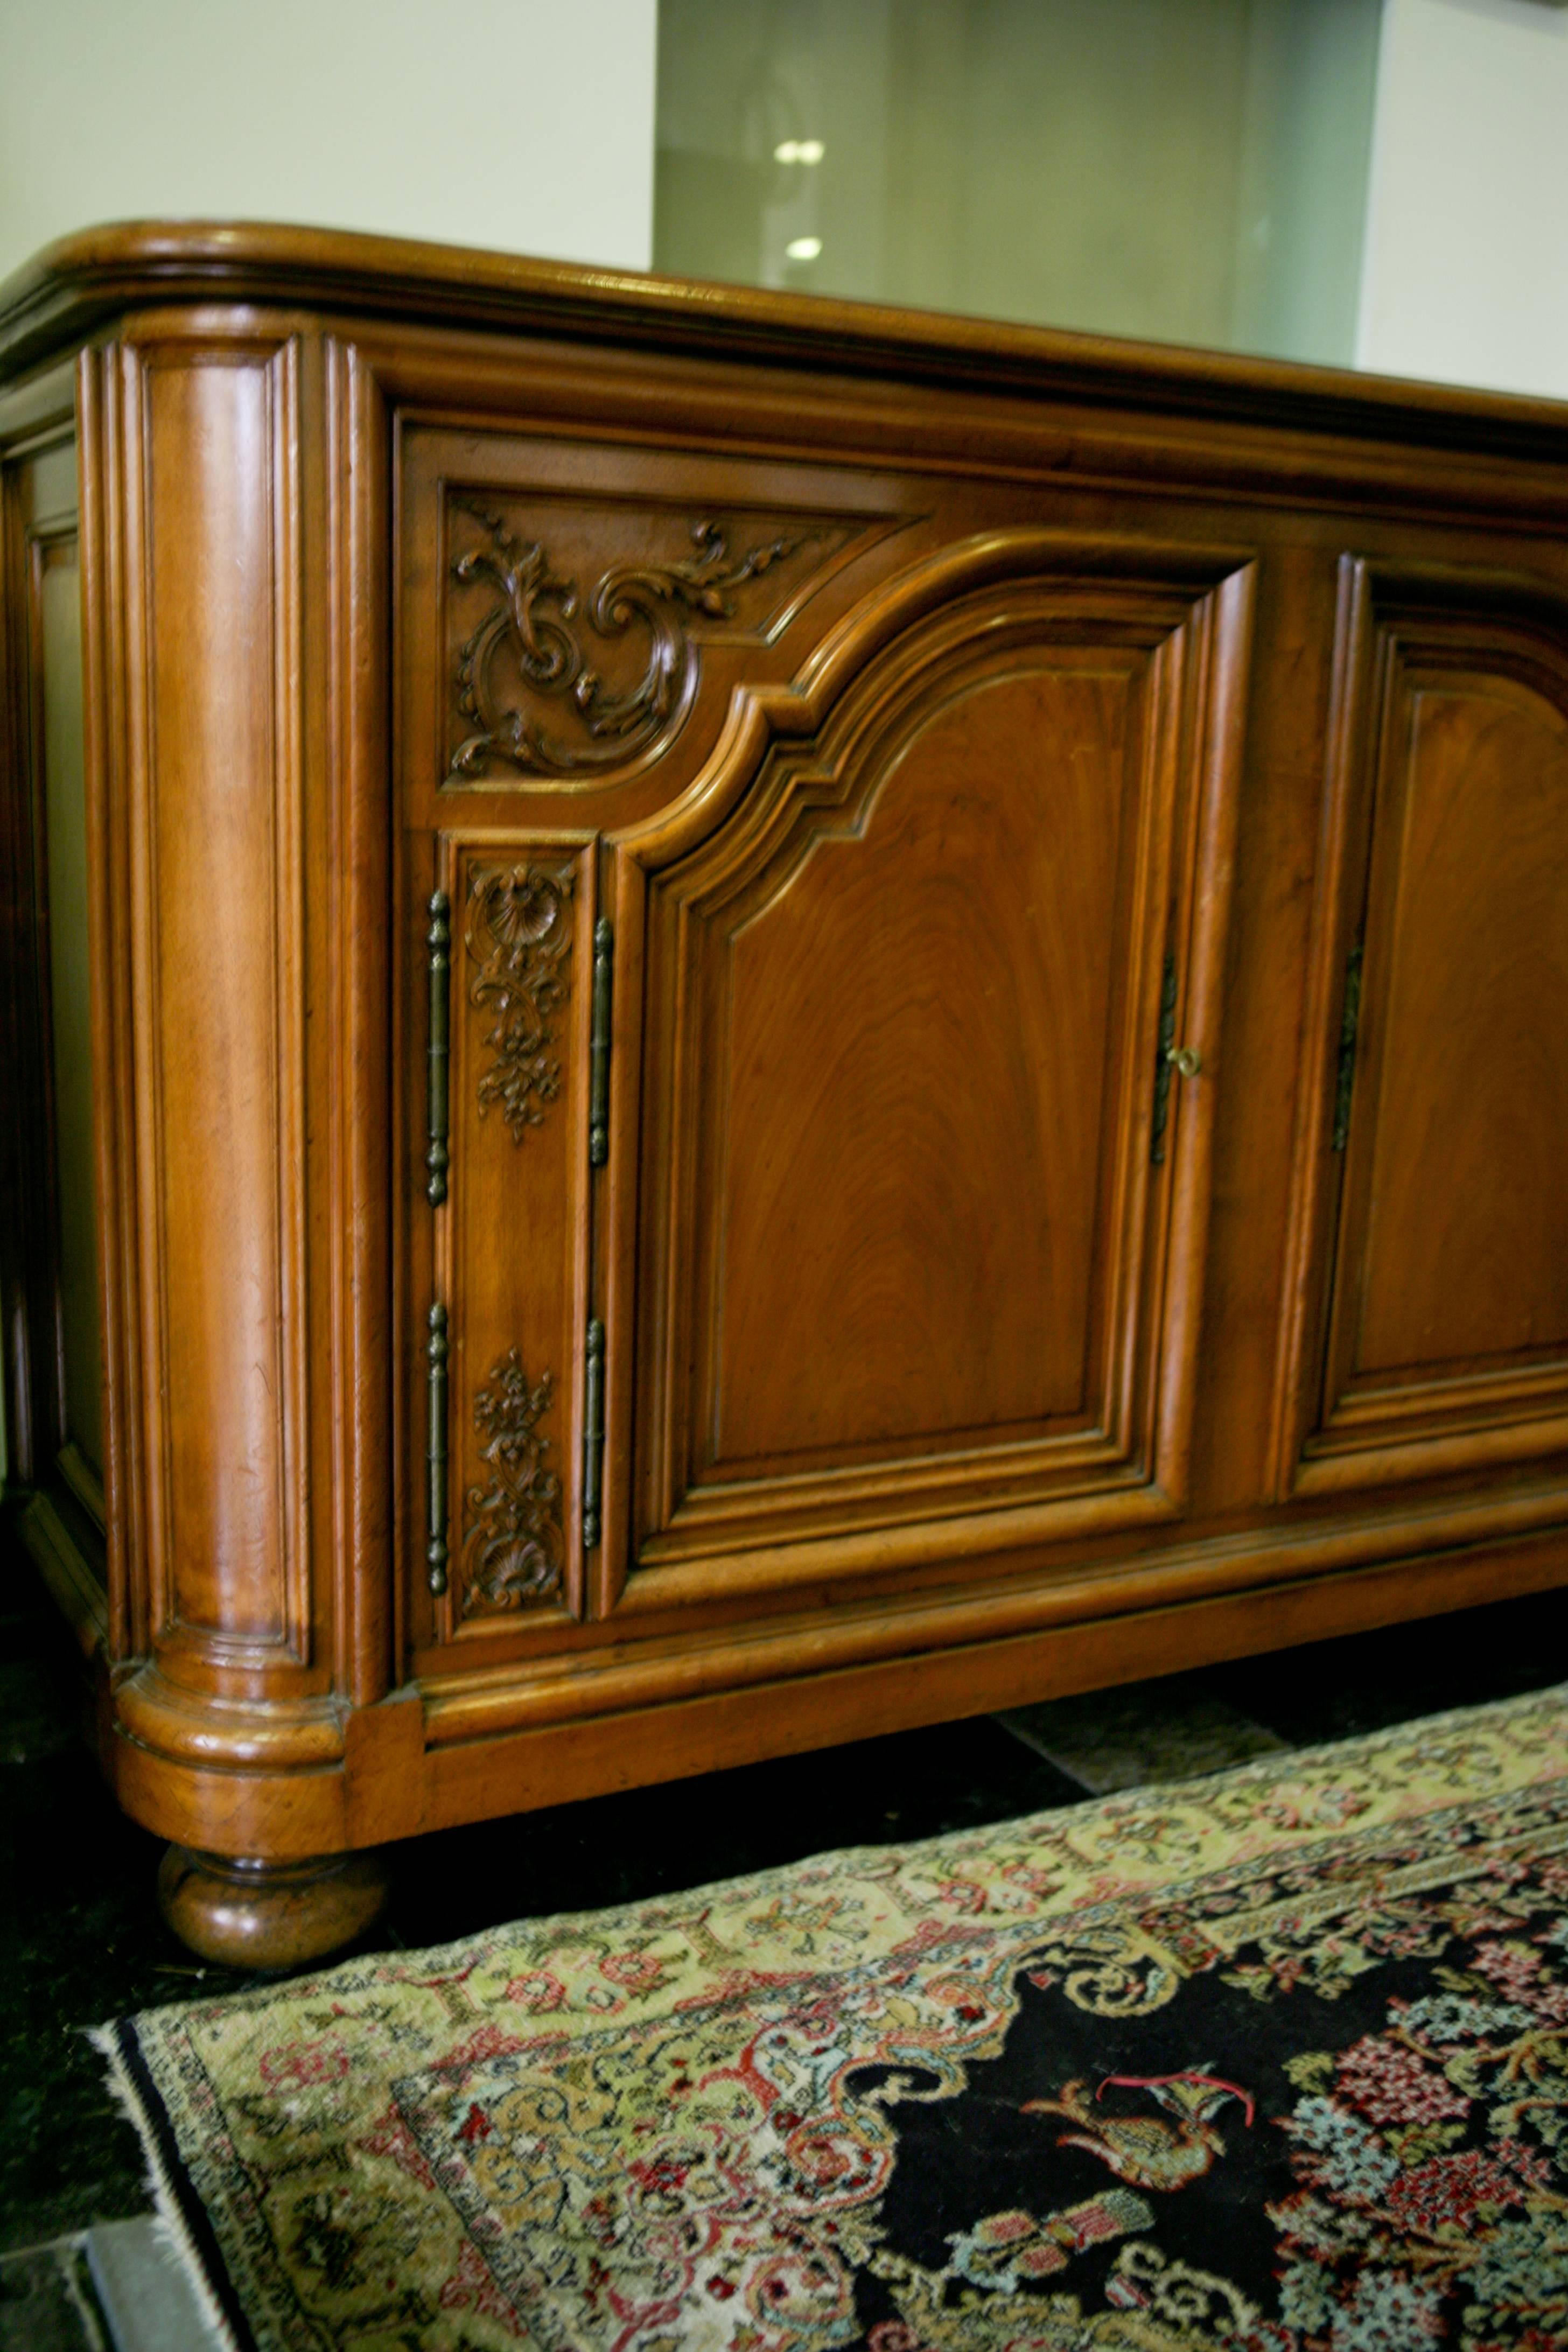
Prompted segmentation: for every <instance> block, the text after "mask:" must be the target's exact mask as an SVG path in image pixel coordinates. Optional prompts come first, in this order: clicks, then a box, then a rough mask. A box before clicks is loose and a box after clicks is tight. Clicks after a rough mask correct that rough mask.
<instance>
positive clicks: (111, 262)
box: [0, 221, 1568, 464]
mask: <svg viewBox="0 0 1568 2352" xmlns="http://www.w3.org/2000/svg"><path fill="white" fill-rule="evenodd" d="M193 305H245V306H253V305H254V306H265V307H268V308H283V309H287V310H292V311H295V312H299V311H304V312H307V313H310V312H314V313H318V314H320V315H321V317H322V318H323V319H326V320H334V321H345V322H353V321H374V322H376V323H378V324H379V325H380V326H381V327H383V328H384V329H385V328H392V329H396V328H397V327H400V326H401V327H413V326H421V327H437V328H447V329H448V330H452V331H463V332H468V333H475V332H478V333H485V334H493V335H502V336H510V337H513V338H516V337H531V338H532V337H546V336H547V337H549V338H551V339H552V340H557V341H576V342H581V343H588V344H600V345H604V344H608V345H615V346H619V347H621V348H623V349H626V348H628V347H629V348H638V347H641V348H644V349H647V350H650V351H651V350H658V351H663V352H678V353H679V352H685V353H688V354H690V355H692V356H695V357H699V358H701V359H705V360H707V361H709V362H713V361H720V360H728V361H731V362H741V363H750V364H752V365H757V364H761V365H765V366H769V367H772V368H780V367H784V368H791V369H800V370H809V371H811V372H812V373H814V374H815V375H816V376H817V377H818V378H819V379H820V378H821V377H823V376H828V377H839V378H846V379H853V378H855V377H862V378H864V377H872V378H880V379H882V380H884V381H886V380H889V379H892V380H895V381H902V382H906V383H924V384H942V385H948V386H953V387H959V388H963V389H966V390H968V391H970V392H972V393H973V392H976V391H980V392H990V393H992V394H998V395H1004V396H1011V397H1013V398H1015V399H1016V398H1020V397H1021V398H1025V399H1035V400H1043V401H1050V402H1062V403H1068V402H1070V403H1073V404H1081V403H1085V402H1087V403H1090V404H1094V405H1097V406H1110V407H1123V408H1136V409H1151V408H1157V409H1160V410H1163V411H1164V412H1166V413H1167V414H1170V413H1178V414H1186V415H1190V416H1191V417H1192V418H1193V419H1194V421H1205V420H1217V421H1228V422H1230V423H1233V424H1235V423H1241V424H1253V425H1263V426H1270V427H1272V428H1274V429H1275V430H1276V431H1279V429H1280V428H1281V427H1283V428H1287V429H1289V430H1291V431H1294V432H1305V433H1310V434H1328V435H1336V436H1346V435H1348V436H1353V437H1358V438H1360V437H1365V438H1371V439H1374V440H1379V441H1394V442H1407V443H1415V444H1425V445H1428V446H1430V445H1431V444H1433V443H1438V444H1442V445H1447V446H1453V447H1456V448H1466V449H1469V450H1472V451H1485V452H1487V453H1489V454H1490V455H1493V456H1496V457H1512V458H1518V457H1528V458H1534V459H1536V460H1537V461H1542V460H1545V461H1547V462H1551V463H1557V464H1561V463H1563V461H1564V460H1565V459H1568V402H1558V401H1552V400H1542V399H1534V398H1524V397H1521V396H1519V395H1515V394H1501V393H1489V392H1475V391H1469V390H1464V389H1460V388H1458V387H1453V386H1448V385H1440V384H1429V383H1407V382H1402V381H1398V380H1395V379H1392V378H1387V377H1379V376H1373V375H1364V374H1361V373H1355V372H1353V371H1351V370H1347V369H1335V368H1320V367H1307V366H1301V365H1298V364H1296V363H1294V362H1285V361H1278V360H1263V359H1252V358H1242V357H1238V356H1237V355H1236V354H1234V353H1229V352H1205V351H1198V350H1190V349H1186V348H1184V347H1180V346H1175V345H1166V344H1155V343H1140V342H1133V341H1124V340H1122V339H1121V338H1118V337H1112V336H1101V335H1082V334H1071V333H1067V332H1063V331H1056V330H1047V329H1043V328H1037V327H1023V326H1013V325H1008V324H1006V323H1004V322H999V321H995V320H983V319H972V318H965V317H957V316H950V315H945V314H938V313H935V312H929V311H920V310H896V309H891V308H884V307H881V306H879V305H876V304H871V303H863V302H847V301H839V300H836V299H828V298H826V297H823V296H818V295H795V294H780V293H775V292H772V291H768V290H764V289H757V288H752V287H741V286H720V285H712V284H703V283H699V282H693V281H690V280H687V279H681V278H660V277H656V276H653V275H651V274H648V273H645V272H641V271H637V270H622V269H612V268H580V267H576V266H574V265H572V264H569V263H563V262H553V261H540V260H534V259H531V258H529V257H524V256H520V255H514V254H508V253H500V252H494V251H489V250H480V249H477V248H469V247H460V246H445V245H432V244H425V243H420V242H416V241H413V240H409V239H404V238H396V237H384V236H363V235H359V234H357V233H353V232H349V231H346V230H336V229H318V228H302V227H291V226H280V225H277V224H271V223H253V222H217V221H136V222H124V223H118V224H113V225H110V226H102V227H98V228H91V229H86V230H82V231H80V232H79V233H78V234H76V235H74V236H69V237H66V238H63V239H61V240H60V241H59V242H58V243H57V244H54V245H51V246H47V247H45V248H44V250H43V251H42V252H41V253H39V254H37V256H35V257H34V258H33V259H32V260H31V261H30V262H28V263H26V265H25V266H24V267H23V268H21V269H19V270H18V271H16V273H15V274H14V275H13V276H12V277H11V278H8V279H7V280H5V283H4V284H3V285H0V385H4V384H5V383H12V382H15V381H16V380H17V379H19V378H20V377H22V376H24V375H26V374H28V373H32V372H33V371H34V370H36V369H37V368H38V367H39V366H42V365H46V364H47V363H48V362H51V361H58V359H59V358H60V357H62V356H63V355H65V354H67V353H68V352H71V351H72V350H73V349H75V348H76V347H78V346H79V345H80V344H81V343H83V342H85V341H88V340H89V339H90V338H92V337H93V336H95V335H97V334H100V333H103V332H106V331H111V330H112V328H113V325H114V323H115V321H116V320H120V319H121V318H124V317H126V316H128V315H130V314H132V313H143V312H145V311H146V310H149V309H156V308H161V307H185V308H188V307H190V306H193Z"/></svg>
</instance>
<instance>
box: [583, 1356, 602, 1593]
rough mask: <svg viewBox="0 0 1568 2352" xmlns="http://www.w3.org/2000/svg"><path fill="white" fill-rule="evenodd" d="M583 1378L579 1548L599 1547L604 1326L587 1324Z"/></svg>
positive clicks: (591, 1548) (594, 1548)
mask: <svg viewBox="0 0 1568 2352" xmlns="http://www.w3.org/2000/svg"><path fill="white" fill-rule="evenodd" d="M585 1352H586V1362H585V1364H584V1379H583V1549H584V1551H596V1550H597V1549H598V1547H599V1506H600V1502H601V1500H602V1490H603V1486H604V1477H605V1327H604V1325H603V1324H602V1323H601V1322H600V1320H599V1318H598V1317H597V1316H596V1315H595V1316H591V1317H590V1318H589V1321H588V1344H587V1349H586V1351H585Z"/></svg>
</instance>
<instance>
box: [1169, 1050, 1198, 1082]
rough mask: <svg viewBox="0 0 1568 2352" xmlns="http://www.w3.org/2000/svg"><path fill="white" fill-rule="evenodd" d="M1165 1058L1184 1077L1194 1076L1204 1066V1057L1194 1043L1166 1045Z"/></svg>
mask: <svg viewBox="0 0 1568 2352" xmlns="http://www.w3.org/2000/svg"><path fill="white" fill-rule="evenodd" d="M1165 1059H1166V1061H1167V1062H1169V1063H1170V1065H1171V1067H1172V1068H1173V1070H1178V1071H1180V1073H1181V1075H1182V1076H1183V1077H1184V1078H1195V1077H1196V1076H1197V1074H1198V1072H1199V1071H1200V1070H1201V1069H1202V1068H1203V1066H1204V1057H1203V1055H1201V1054H1200V1053H1199V1051H1198V1049H1197V1047H1196V1046H1195V1045H1167V1046H1166V1048H1165Z"/></svg>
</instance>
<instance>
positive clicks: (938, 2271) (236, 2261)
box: [100, 1688, 1568, 2352]
mask: <svg viewBox="0 0 1568 2352" xmlns="http://www.w3.org/2000/svg"><path fill="white" fill-rule="evenodd" d="M100 2040H101V2042H102V2046H103V2047H104V2049H105V2051H106V2053H108V2054H109V2056H110V2063H111V2066H112V2068H113V2070H114V2073H115V2075H116V2079H117V2083H118V2086H119V2088H120V2091H121V2095H122V2096H123V2098H124V2099H125V2101H126V2103H127V2104H128V2105H129V2106H130V2108H131V2109H132V2113H133V2114H134V2115H135V2116H136V2117H137V2120H138V2122H139V2124H140V2126H141V2129H142V2135H143V2139H144V2142H145V2145H146V2147H147V2150H148V2155H149V2158H150V2161H151V2165H152V2168H153V2172H154V2175H155V2177H156V2179H157V2180H158V2182H159V2184H160V2187H161V2192H162V2199H163V2210H164V2213H165V2218H166V2219H167V2220H168V2221H169V2222H170V2224H171V2226H172V2227H173V2229H174V2233H175V2235H176V2237H177V2238H178V2239H179V2240H180V2242H181V2243H182V2244H183V2246H184V2250H185V2252H186V2256H187V2259H188V2260H189V2261H191V2262H192V2263H195V2264H199V2265H201V2266H202V2267H203V2269H204V2271H205V2278H206V2281H207V2284H208V2289H209V2293H210V2294H211V2296H212V2298H213V2300H214V2303H215V2305H220V2306H221V2308H222V2310H223V2312H224V2313H225V2314H226V2320H225V2325H226V2326H227V2327H228V2328H229V2330H230V2331H231V2333H232V2335H233V2336H234V2339H235V2340H236V2342H237V2343H238V2344H240V2345H242V2346H245V2345H254V2346H256V2347H264V2352H272V2347H289V2352H295V2347H298V2352H340V2347H341V2352H349V2347H353V2352H394V2347H397V2352H458V2347H464V2348H465V2352H467V2347H475V2352H509V2347H514V2346H517V2345H531V2346H539V2347H544V2352H828V2347H834V2352H837V2347H865V2352H1219V2347H1225V2352H1426V2347H1432V2346H1439V2345H1450V2344H1451V2345H1455V2346H1460V2347H1465V2352H1501V2347H1509V2352H1556V2348H1557V2347H1563V2346H1564V2345H1568V1688H1565V1689H1563V1690H1558V1691H1552V1692H1547V1693H1544V1694H1542V1695H1539V1696H1534V1697H1531V1698H1528V1699H1524V1700H1515V1701H1511V1702H1509V1703H1507V1704H1505V1705H1503V1706H1491V1707H1481V1708H1475V1709H1468V1710H1466V1711H1465V1712H1463V1713H1461V1714H1454V1715H1447V1716H1443V1717H1435V1718H1431V1719H1429V1720H1427V1721H1426V1722H1421V1723H1415V1724H1410V1725H1406V1726H1405V1727H1402V1728H1400V1729H1398V1730H1395V1731H1393V1732H1386V1733H1384V1734H1381V1735H1379V1736H1378V1737H1376V1738H1371V1739H1365V1740H1358V1741H1354V1742H1346V1743H1343V1744H1341V1745H1337V1746H1334V1747H1332V1748H1319V1749H1316V1750H1312V1751H1307V1752H1303V1753H1300V1754H1293V1755H1287V1756H1283V1757H1276V1758H1270V1759H1268V1761H1267V1762H1264V1763H1261V1764H1254V1765H1248V1766H1247V1767H1245V1768H1243V1769H1240V1770H1238V1771H1233V1772H1228V1773H1225V1774H1223V1775H1218V1776H1216V1777H1215V1778H1212V1779H1207V1780H1191V1781H1186V1782H1183V1783H1180V1784H1177V1785H1175V1786H1165V1787H1161V1788H1151V1789H1143V1790H1134V1791H1132V1792H1130V1793H1125V1794H1122V1795H1119V1796H1114V1797H1110V1798H1107V1799H1102V1800H1100V1801H1097V1802H1094V1803H1090V1804H1086V1805H1080V1806H1077V1807H1072V1808H1069V1809H1066V1810H1063V1811H1055V1812H1050V1813H1047V1814H1043V1815H1040V1816H1037V1818H1035V1819H1033V1820H1029V1821H1022V1822H1010V1823H1007V1824H1005V1825H1004V1826H1002V1827H999V1828H989V1829H986V1830H984V1831H979V1832H974V1831H965V1832H960V1833H958V1834H956V1835H952V1836H948V1837H943V1838H939V1839H934V1840H931V1841H930V1842H928V1843H921V1844H918V1845H909V1846H904V1847H893V1846H889V1847H883V1848H877V1849H871V1850H862V1851H860V1852H857V1853H837V1854H829V1855H826V1856H824V1857H823V1858H821V1859H819V1860H815V1861H811V1862H807V1863H804V1864H797V1865H795V1866H794V1867H792V1868H790V1869H786V1870H780V1871H775V1872H772V1873H769V1874H765V1875H763V1876H759V1877H754V1878H750V1879H744V1880H737V1881H732V1882H731V1883H730V1884H728V1885H721V1886H710V1887H705V1888H703V1889H701V1890H700V1891H698V1892H696V1893H693V1894H689V1895H682V1896H679V1897H677V1898H673V1899H661V1900H658V1901H655V1902H645V1903H639V1904H637V1905H634V1906H628V1907H626V1908H624V1909H621V1910H616V1911H606V1912H599V1913H595V1914H583V1915H579V1916H569V1917H555V1918H549V1919H539V1920H531V1921H527V1922H524V1923H522V1924H521V1925H518V1926H514V1927H504V1928H499V1929H497V1930H495V1931H494V1932H493V1933H491V1934H489V1935H486V1936H482V1937H478V1938H477V1939H475V1940H473V1941H470V1942H468V1943H465V1944H460V1945H453V1946H449V1947H447V1948H444V1949H441V1950H437V1951H428V1952H424V1953H420V1954H411V1953H406V1952H399V1953H395V1954H386V1955H381V1956H377V1957H372V1958H361V1959H356V1960H354V1961H352V1962H351V1963H349V1964H347V1965H345V1966H342V1967H339V1968H337V1969H332V1970H331V1971H328V1972H326V1973H323V1974H321V1975H317V1976H313V1977H310V1978H307V1979H295V1980H293V1981H291V1982H286V1983H279V1984H275V1985H271V1986H261V1987H258V1989H257V1990H253V1991H249V1992H247V1993H245V1994H242V1995H240V1996H239V1997H237V1998H229V1999H226V2000H218V2001H212V2002H207V2003H202V2002H197V2003H195V2005H187V2006H184V2007H181V2008H178V2009H164V2010H159V2011H154V2012H152V2013H149V2014H145V2015H142V2016H140V2017H137V2018H134V2019H132V2020H129V2021H124V2022H121V2024H119V2025H117V2026H114V2027H112V2028H110V2029H107V2030H106V2031H105V2032H104V2033H103V2035H102V2036H101V2037H100Z"/></svg>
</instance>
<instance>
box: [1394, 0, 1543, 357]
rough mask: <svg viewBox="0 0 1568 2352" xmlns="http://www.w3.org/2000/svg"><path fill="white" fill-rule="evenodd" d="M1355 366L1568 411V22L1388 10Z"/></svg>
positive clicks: (1424, 4)
mask: <svg viewBox="0 0 1568 2352" xmlns="http://www.w3.org/2000/svg"><path fill="white" fill-rule="evenodd" d="M1356 358H1357V362H1358V364H1359V365H1360V366H1362V367H1366V368H1377V369H1380V370H1383V371H1384V373H1388V374H1392V375H1415V376H1433V377H1436V378H1439V379H1441V380H1443V381H1445V382H1447V383H1473V384H1489V385H1491V386H1493V387H1495V388H1497V389H1499V390H1502V391H1510V392H1535V393H1547V394H1554V395H1555V396H1556V397H1558V398H1560V399H1563V398H1568V8H1563V7H1560V6H1553V5H1545V0H1384V26H1383V47H1382V56H1381V59H1380V63H1379V71H1378V89H1377V103H1376V113H1375V117H1374V124H1373V163H1372V191H1371V200H1370V204H1369V207H1368V215H1367V229H1366V247H1365V260H1364V264H1363V275H1362V302H1361V319H1360V326H1359V331H1358V335H1357V344H1356Z"/></svg>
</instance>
